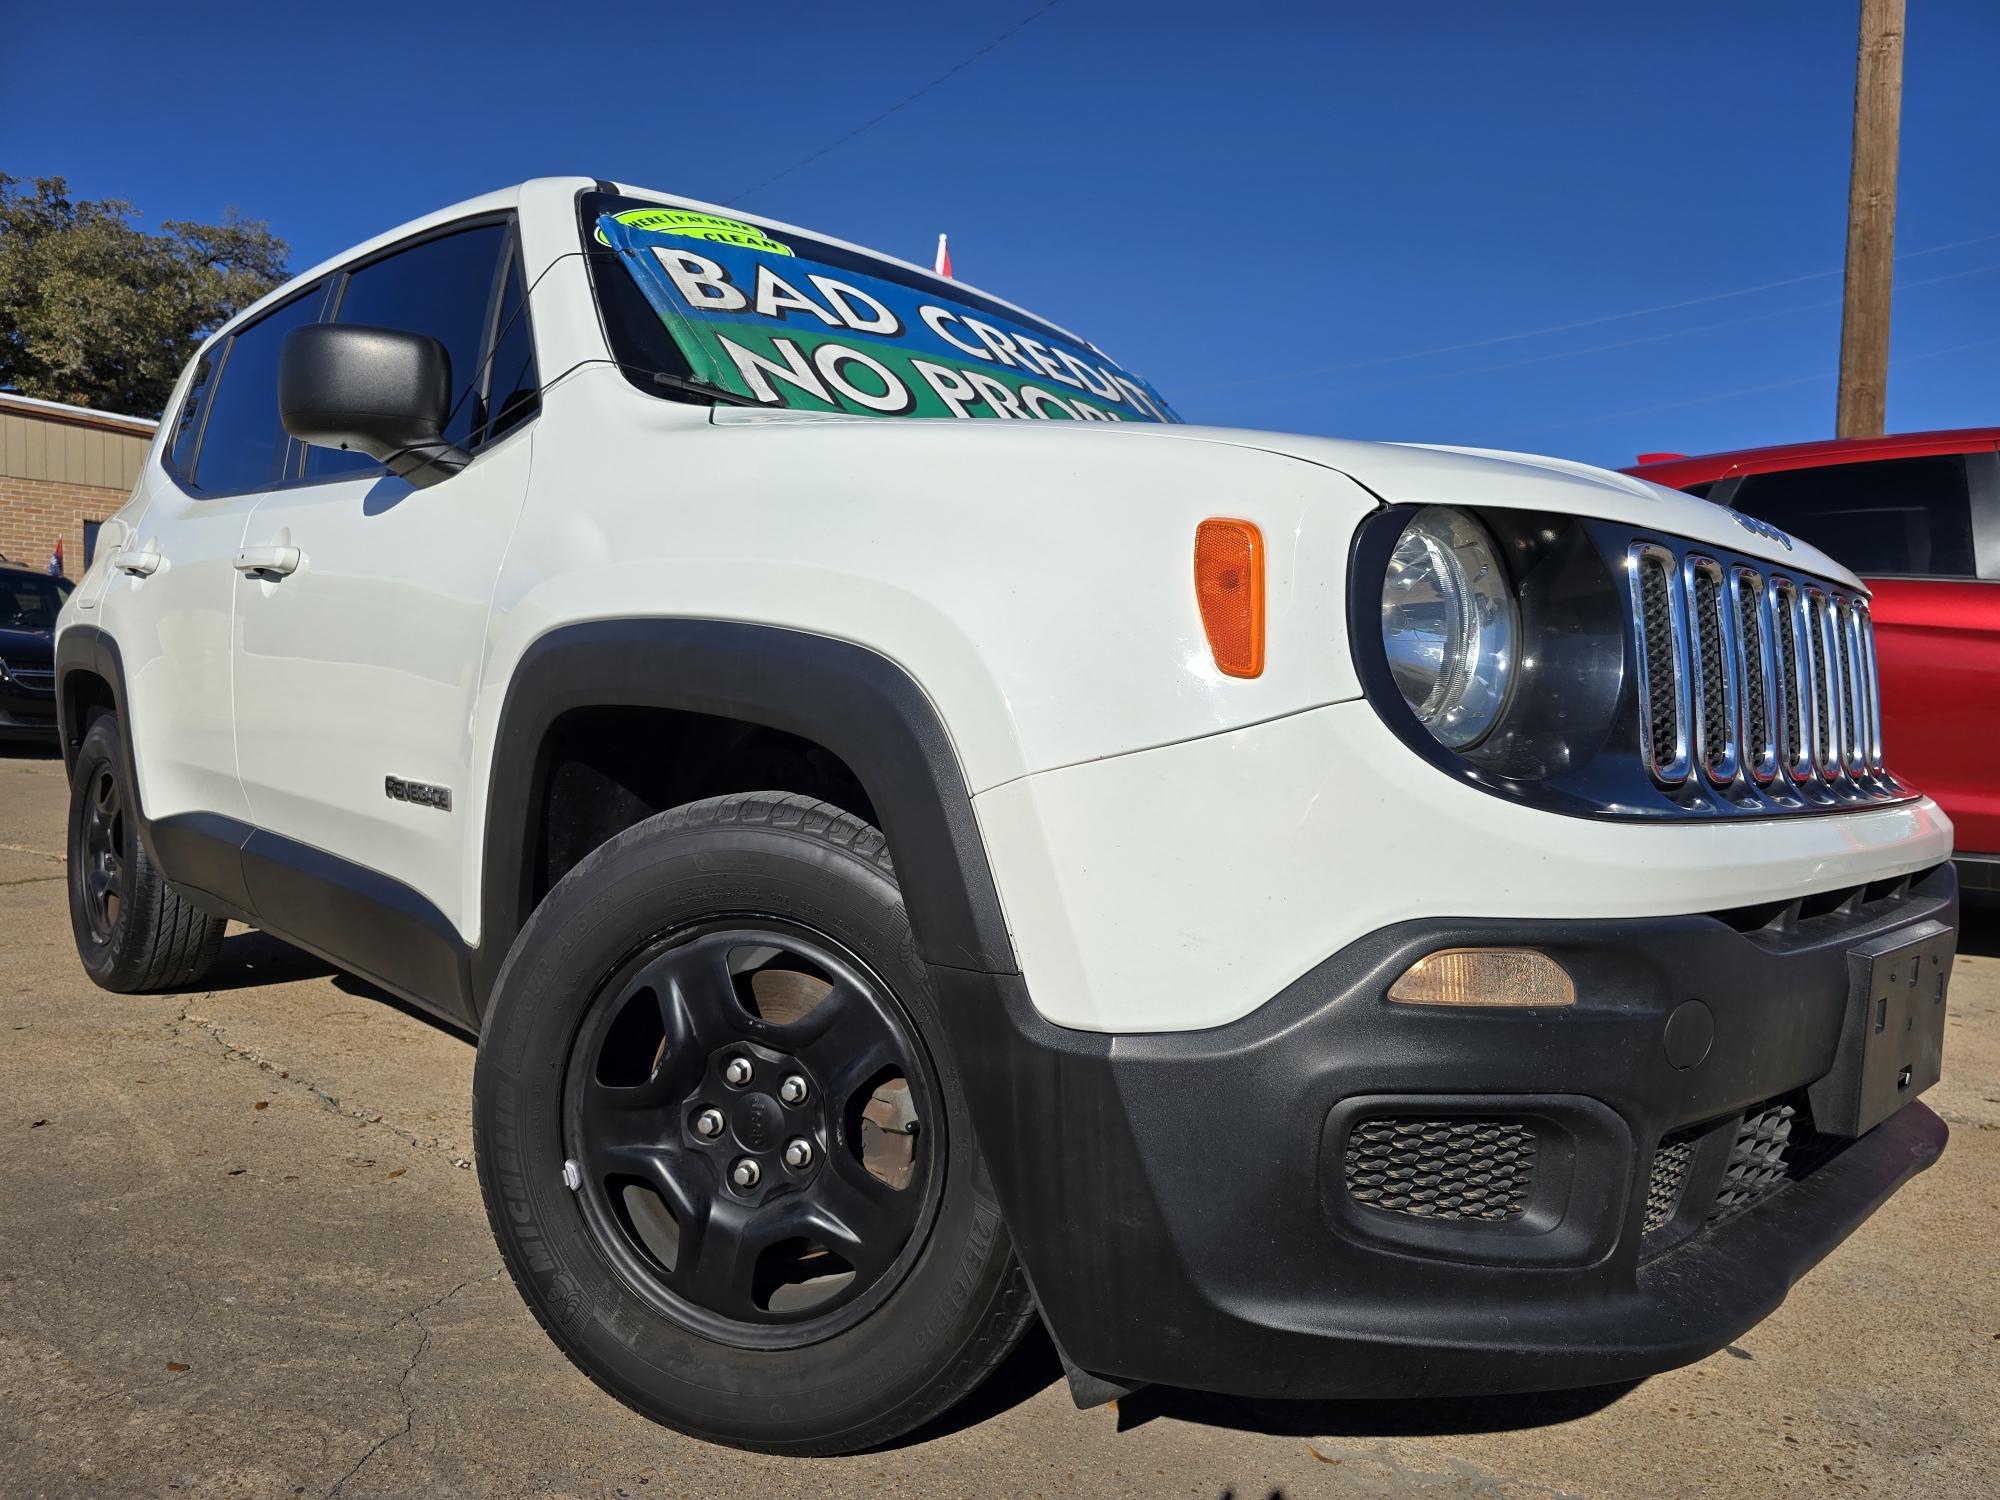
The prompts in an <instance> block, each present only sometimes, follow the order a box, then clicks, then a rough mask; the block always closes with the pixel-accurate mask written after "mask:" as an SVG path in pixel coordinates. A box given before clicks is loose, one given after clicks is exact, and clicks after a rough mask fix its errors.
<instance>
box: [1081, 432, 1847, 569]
mask: <svg viewBox="0 0 2000 1500" xmlns="http://www.w3.org/2000/svg"><path fill="white" fill-rule="evenodd" d="M1105 425H1106V426H1107V427H1108V426H1109V425H1110V424H1108V423H1107V424H1105ZM1121 430H1123V431H1131V432H1143V433H1144V434H1145V435H1146V436H1148V437H1159V438H1177V439H1186V440H1193V441H1197V442H1209V443H1228V444H1231V445H1232V446H1235V447H1239V448H1255V449H1258V450H1260V451H1262V452H1265V453H1278V454H1283V455H1285V456H1287V457H1290V458H1298V459H1303V460H1305V462H1307V463H1311V464H1318V465H1320V466H1321V467H1322V468H1327V469H1334V470H1337V471H1338V472H1340V473H1342V474H1345V475H1346V476H1347V477H1348V478H1349V479H1352V480H1353V481H1354V482H1355V483H1356V484H1358V485H1360V486H1361V487H1362V488H1364V489H1366V490H1368V491H1370V492H1371V493H1372V494H1374V495H1376V496H1377V497H1379V498H1380V499H1381V500H1383V501H1384V502H1386V503H1389V504H1394V505H1469V506H1481V505H1484V506H1492V507H1496V508H1498V509H1502V510H1550V511H1558V512H1562V513H1564V514H1568V515H1577V516H1595V517H1599V518H1601V519H1603V520H1607V521H1616V522H1618V523H1620V524H1621V525H1629V526H1633V527H1637V528H1640V529H1643V530H1646V531H1657V532H1662V533H1665V534H1668V535H1672V536H1679V537H1687V538H1689V539H1690V540H1693V541H1698V542H1706V543H1708V544H1709V545H1710V546H1712V547H1719V548H1724V549H1727V550H1728V551H1731V552H1738V553H1741V554H1743V555H1745V556H1748V557H1756V558H1761V559H1763V560H1764V561H1766V562H1771V563H1776V564H1779V565H1780V566H1783V567H1786V568H1796V569H1798V570H1799V571H1800V572H1802V573H1811V574H1813V575H1815V576H1817V577H1820V578H1828V579H1833V580H1835V581H1837V582H1839V583H1842V584H1844V585H1846V586H1847V587H1849V588H1852V589H1855V590H1858V591H1860V592H1863V593H1865V592H1867V590H1866V589H1865V588H1864V587H1863V585H1862V583H1861V580H1860V579H1858V578H1856V577H1855V576H1854V574H1852V573H1851V572H1849V571H1848V570H1847V569H1846V568H1844V567H1842V566H1841V565H1840V564H1839V563H1837V562H1835V561H1834V560H1833V559H1832V558H1830V557H1828V556H1827V555H1826V554H1825V553H1824V552H1822V551H1820V550H1819V548H1817V547H1815V546H1812V545H1811V544H1810V543H1808V542H1805V541H1802V540H1801V539H1800V538H1798V537H1795V536H1787V535H1786V534H1785V533H1783V532H1780V531H1778V530H1777V528H1776V527H1767V526H1765V525H1764V524H1763V523H1761V522H1759V523H1758V526H1759V529H1758V530H1755V531H1753V530H1751V529H1750V528H1749V526H1748V525H1747V524H1746V522H1747V521H1748V519H1749V518H1748V517H1741V516H1739V515H1738V514H1737V512H1735V511H1732V510H1725V509H1724V508H1723V507H1721V506H1719V505H1712V504H1710V503H1709V502H1708V501H1706V500H1701V499H1697V498H1696V497H1695V496H1693V495H1688V494H1683V493H1682V492H1681V491H1679V490H1670V489H1667V488H1666V487H1665V486H1664V485H1658V484H1653V483H1652V482H1650V481H1649V480H1644V479H1636V478H1634V477H1633V476H1632V475H1630V474H1618V473H1614V472H1613V471H1612V470H1610V469H1599V468H1593V467H1592V466H1591V465H1589V464H1580V463H1575V462H1572V461H1571V460H1569V459H1566V458H1543V457H1540V456H1538V455H1536V454H1532V453H1503V452H1499V451H1496V450H1493V449H1487V448H1447V447H1433V446H1431V445H1429V444H1421V443H1363V442H1355V441H1352V440H1350V439H1346V438H1319V437H1300V436H1296V435H1294V434H1291V433H1280V432H1255V431H1250V430H1246V429H1239V428H1229V427H1146V428H1123V429H1121Z"/></svg>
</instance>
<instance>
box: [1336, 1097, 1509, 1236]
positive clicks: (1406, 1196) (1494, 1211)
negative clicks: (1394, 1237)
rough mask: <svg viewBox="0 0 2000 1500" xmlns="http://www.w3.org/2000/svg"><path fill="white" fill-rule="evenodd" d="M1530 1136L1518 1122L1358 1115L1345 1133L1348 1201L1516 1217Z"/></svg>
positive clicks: (1443, 1214) (1463, 1215)
mask: <svg viewBox="0 0 2000 1500" xmlns="http://www.w3.org/2000/svg"><path fill="white" fill-rule="evenodd" d="M1534 1165H1535V1134H1534V1132H1533V1131H1532V1130H1530V1129H1529V1128H1528V1127H1527V1126H1526V1125H1525V1124H1523V1123H1522V1122H1520V1121H1518V1120H1480V1119H1447V1120H1422V1119H1415V1118H1412V1117H1408V1116H1384V1117H1381V1118H1377V1119H1373V1120H1363V1121H1362V1122H1361V1123H1360V1124H1358V1125H1356V1126H1355V1127H1354V1131H1353V1133H1352V1134H1351V1135H1349V1136H1348V1138H1347V1161H1346V1166H1347V1192H1348V1196H1349V1197H1351V1198H1353V1199H1354V1201H1355V1202H1357V1203H1362V1204H1366V1205H1367V1206H1369V1207H1370V1208H1376V1209H1381V1210H1384V1211H1386V1212H1389V1213H1398V1214H1412V1215H1414V1216H1416V1217H1418V1218H1424V1219H1483V1220H1487V1221H1490V1222H1502V1221H1505V1220H1508V1219H1516V1218H1519V1217H1520V1216H1521V1214H1522V1212H1523V1211H1524V1210H1525V1208H1526V1207H1527V1199H1528V1187H1529V1182H1530V1179H1531V1178H1532V1176H1533V1174H1534Z"/></svg>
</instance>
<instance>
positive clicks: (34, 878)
mask: <svg viewBox="0 0 2000 1500" xmlns="http://www.w3.org/2000/svg"><path fill="white" fill-rule="evenodd" d="M62 878H63V877H62V876H60V875H23V876H21V877H20V879H18V880H0V886H9V885H47V884H48V883H49V882H50V881H51V880H61V879H62Z"/></svg>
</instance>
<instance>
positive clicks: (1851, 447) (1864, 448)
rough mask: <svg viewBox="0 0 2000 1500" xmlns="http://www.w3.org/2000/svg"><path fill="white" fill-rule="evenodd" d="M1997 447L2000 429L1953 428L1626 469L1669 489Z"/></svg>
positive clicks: (1827, 440) (1735, 452) (1691, 458)
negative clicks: (1752, 473)
mask: <svg viewBox="0 0 2000 1500" xmlns="http://www.w3.org/2000/svg"><path fill="white" fill-rule="evenodd" d="M1996 445H2000V427H1958V428H1951V429H1947V430H1944V431H1939V432H1900V433H1890V434H1888V435H1887V436H1884V437H1872V438H1822V439H1820V440H1818V441H1817V442H1810V443H1777V444H1773V445H1772V446H1770V447H1768V448H1738V449H1735V450H1733V451H1731V452H1727V453H1706V454H1701V455H1699V456H1676V457H1673V458H1668V459H1663V460H1661V461H1659V462H1656V463H1641V464H1634V465H1633V466H1632V467H1630V468H1628V469H1625V470H1624V471H1623V472H1624V473H1627V474H1636V475H1637V476H1638V477H1639V478H1641V479H1650V480H1652V481H1653V482H1654V483H1655V484H1664V485H1666V486H1668V487H1669V488H1670V489H1680V488H1681V487H1683V486H1684V485H1690V484H1701V483H1703V482H1704V481H1706V480H1712V479H1721V478H1723V477H1724V476H1725V475H1729V474H1735V473H1738V472H1742V471H1749V470H1765V471H1768V470H1772V469H1816V468H1820V467H1822V466H1824V465H1826V464H1838V463H1853V462H1857V461H1866V460H1869V459H1882V458H1914V457H1919V456H1921V455H1923V454H1927V453H1971V452H1977V451H1979V450H1982V449H1988V448H1992V447H1994V446H1996Z"/></svg>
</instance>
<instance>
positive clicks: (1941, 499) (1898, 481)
mask: <svg viewBox="0 0 2000 1500" xmlns="http://www.w3.org/2000/svg"><path fill="white" fill-rule="evenodd" d="M1730 503H1731V505H1732V506H1734V508H1735V509H1737V510H1740V511H1742V512H1743V513H1744V514H1745V515H1751V516H1756V517H1757V518H1758V519H1759V520H1764V521H1769V522H1771V523H1772V524H1773V525H1775V526H1779V527H1782V528H1783V529H1784V530H1786V531H1788V532H1790V533H1791V534H1792V535H1793V536H1795V537H1799V538H1802V539H1803V540H1805V541H1808V542H1811V543H1812V544H1813V545H1814V546H1815V547H1818V548H1820V549H1821V550H1822V551H1823V552H1825V553H1827V554H1828V555H1829V556H1830V557H1832V558H1833V559H1834V561H1836V562H1840V563H1844V564H1846V565H1847V566H1848V567H1849V568H1851V569H1853V570H1854V571H1855V572H1856V573H1858V574H1861V575H1862V576H1863V577H1882V576H1902V577H1916V578H1971V577H1974V576H1975V574H1976V566H1975V563H1974V558H1973V550H1972V501H1971V496H1970V494H1969V491H1968V486H1967V481H1966V461H1965V455H1964V454H1962V453H1945V454H1938V455H1935V456H1931V457H1925V458H1885V459H1882V460H1880V461H1878V462H1875V463H1862V464H1830V465H1827V466H1825V467H1823V468H1817V469H1792V470H1788V471H1786V472H1784V473H1780V474H1749V475H1746V476H1744V478H1743V481H1742V483H1741V484H1739V485H1738V486H1737V489H1736V493H1735V494H1734V495H1733V496H1731V497H1730Z"/></svg>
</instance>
